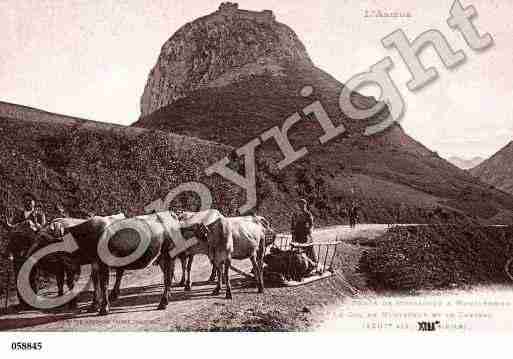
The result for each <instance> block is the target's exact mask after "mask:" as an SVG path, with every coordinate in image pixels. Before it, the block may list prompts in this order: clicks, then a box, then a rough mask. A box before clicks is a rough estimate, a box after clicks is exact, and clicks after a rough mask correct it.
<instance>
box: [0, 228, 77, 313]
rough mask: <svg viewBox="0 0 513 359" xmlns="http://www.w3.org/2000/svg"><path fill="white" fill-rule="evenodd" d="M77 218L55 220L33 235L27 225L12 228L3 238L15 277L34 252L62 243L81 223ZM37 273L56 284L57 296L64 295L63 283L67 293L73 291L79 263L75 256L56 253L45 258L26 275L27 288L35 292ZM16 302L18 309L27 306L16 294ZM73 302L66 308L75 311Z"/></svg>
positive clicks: (74, 301)
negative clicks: (40, 272)
mask: <svg viewBox="0 0 513 359" xmlns="http://www.w3.org/2000/svg"><path fill="white" fill-rule="evenodd" d="M84 221H85V220H82V219H77V218H58V219H54V220H53V221H51V222H50V223H48V224H47V225H46V226H45V227H44V228H42V229H41V230H39V231H38V232H37V233H36V232H34V231H33V230H32V229H31V228H30V226H29V225H28V223H27V222H22V223H20V224H19V225H17V226H16V227H15V228H13V229H12V230H11V231H10V232H9V234H8V237H7V252H8V253H9V254H11V255H12V257H13V262H14V272H15V275H16V277H17V275H18V273H19V271H20V269H21V267H22V266H23V264H24V263H25V261H26V260H27V259H28V258H29V257H30V256H31V255H33V254H34V253H36V252H37V251H38V250H40V249H42V248H44V247H46V246H48V245H51V244H53V243H57V242H59V241H61V240H62V237H63V236H64V233H65V231H66V229H67V228H69V227H71V226H75V225H77V224H80V223H82V222H84ZM38 269H40V270H42V271H44V272H46V273H47V274H50V275H53V276H55V278H56V281H57V290H58V295H59V296H62V295H63V294H64V282H65V281H66V284H67V286H68V288H69V289H70V290H72V289H73V288H74V284H75V281H76V279H77V277H78V275H79V274H80V262H79V259H78V257H77V253H64V252H58V253H53V254H50V255H48V256H45V257H44V258H42V259H41V260H39V261H38V263H37V264H36V266H35V267H34V268H33V269H32V272H31V273H30V285H31V287H32V289H33V290H34V291H35V292H37V288H36V287H37V285H36V283H37V278H36V277H37V271H38ZM18 300H19V302H20V305H21V306H22V307H26V306H28V304H27V303H26V302H25V301H24V300H23V298H22V297H21V295H20V292H19V290H18ZM76 304H77V302H76V300H73V301H71V302H70V307H72V308H74V307H76Z"/></svg>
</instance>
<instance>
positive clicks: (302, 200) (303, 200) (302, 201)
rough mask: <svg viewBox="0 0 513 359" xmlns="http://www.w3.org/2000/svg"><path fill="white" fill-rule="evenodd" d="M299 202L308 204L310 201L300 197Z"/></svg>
mask: <svg viewBox="0 0 513 359" xmlns="http://www.w3.org/2000/svg"><path fill="white" fill-rule="evenodd" d="M297 202H298V203H301V204H303V205H308V202H307V201H306V199H304V198H300V199H298V201H297Z"/></svg>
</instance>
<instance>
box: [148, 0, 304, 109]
mask: <svg viewBox="0 0 513 359" xmlns="http://www.w3.org/2000/svg"><path fill="white" fill-rule="evenodd" d="M297 62H301V63H307V64H310V65H311V64H312V62H311V60H310V58H309V56H308V54H307V52H306V50H305V47H304V45H303V44H302V43H301V41H300V40H299V39H298V37H297V35H296V34H295V33H294V31H292V30H291V29H290V28H289V27H288V26H286V25H284V24H281V23H279V22H277V21H276V19H275V16H274V14H273V12H272V11H270V10H263V11H260V12H258V11H248V10H241V9H239V7H238V4H236V3H229V2H226V3H222V4H221V5H220V6H219V9H218V10H217V11H215V12H214V13H212V14H210V15H207V16H204V17H202V18H199V19H197V20H194V21H192V22H190V23H188V24H186V25H184V26H183V27H182V28H180V29H179V30H178V31H177V32H176V33H175V34H174V35H173V36H172V37H171V38H170V39H169V40H168V41H166V43H165V44H164V45H163V46H162V49H161V52H160V55H159V58H158V60H157V63H156V65H155V66H154V67H153V69H152V70H151V72H150V74H149V77H148V81H147V83H146V87H145V89H144V93H143V96H142V98H141V116H142V117H144V116H147V115H149V114H151V113H153V112H155V111H156V110H158V109H159V108H162V107H164V106H167V105H169V104H171V103H172V102H174V101H175V100H177V99H179V98H182V97H186V96H187V95H188V94H189V93H191V92H192V91H195V90H197V89H200V88H203V87H209V86H210V87H212V86H215V87H220V86H225V85H227V84H230V83H233V82H236V81H238V80H240V79H247V78H248V77H251V76H252V75H259V74H262V73H264V72H265V73H268V74H269V73H270V74H272V75H274V76H280V75H281V74H282V70H283V68H286V67H287V66H289V65H290V64H292V63H297Z"/></svg>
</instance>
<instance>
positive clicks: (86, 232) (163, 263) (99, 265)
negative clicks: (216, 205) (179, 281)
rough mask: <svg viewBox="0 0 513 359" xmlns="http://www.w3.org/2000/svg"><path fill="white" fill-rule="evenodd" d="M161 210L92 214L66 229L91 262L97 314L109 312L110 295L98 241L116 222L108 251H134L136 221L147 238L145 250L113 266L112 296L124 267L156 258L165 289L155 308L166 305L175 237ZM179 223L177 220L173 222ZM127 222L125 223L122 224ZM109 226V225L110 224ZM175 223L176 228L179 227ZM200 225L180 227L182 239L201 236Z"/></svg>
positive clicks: (138, 265) (140, 266)
mask: <svg viewBox="0 0 513 359" xmlns="http://www.w3.org/2000/svg"><path fill="white" fill-rule="evenodd" d="M165 213H166V214H167V215H170V216H171V217H173V219H176V216H175V215H174V214H173V213H172V212H165ZM162 215H163V213H160V214H150V215H145V216H139V217H134V218H128V219H123V218H119V217H115V216H113V217H94V218H92V219H91V220H89V221H87V222H85V223H82V224H79V225H77V226H74V227H71V228H69V232H70V233H71V234H72V235H73V237H74V238H75V240H76V242H77V245H78V247H79V252H80V256H81V257H82V259H83V260H84V261H86V262H90V263H91V264H92V266H93V281H94V283H95V288H97V289H98V290H97V291H98V296H99V298H98V299H99V302H100V309H99V314H100V315H106V314H108V312H109V307H110V299H109V295H108V285H109V272H110V267H109V265H108V264H107V263H105V261H104V260H102V258H101V256H100V255H99V253H98V244H99V242H100V239H101V238H102V235H103V234H104V231H106V230H108V228H109V226H114V225H115V226H117V227H119V228H120V229H119V230H117V231H115V232H114V233H112V235H111V236H110V239H109V241H108V249H109V252H110V253H111V254H112V255H113V256H114V257H118V258H123V257H126V256H128V255H131V254H132V253H134V252H136V250H137V248H138V247H139V245H140V242H141V240H142V238H141V237H140V235H139V233H138V232H137V231H136V230H135V229H133V227H131V225H133V224H135V222H130V221H137V225H138V226H139V227H143V228H144V229H145V232H146V233H147V234H148V236H149V237H148V238H147V239H148V242H147V244H146V245H145V246H144V247H143V248H144V251H143V252H142V253H141V255H140V256H139V257H138V258H137V259H136V260H135V261H133V262H131V263H129V264H126V265H123V266H119V267H116V271H117V278H116V284H115V286H114V290H113V295H112V296H111V298H112V299H115V298H117V296H118V294H119V287H120V285H121V278H122V276H123V272H124V271H125V270H139V269H144V268H147V267H148V266H150V265H152V264H153V263H154V262H155V261H156V260H157V259H158V262H159V265H160V268H161V270H162V274H163V282H164V292H163V294H162V297H161V300H160V303H159V306H158V308H159V309H165V308H166V307H167V305H168V303H169V292H170V287H171V274H172V271H173V269H174V259H172V258H171V256H170V251H172V250H173V248H174V243H175V242H174V240H173V238H171V237H170V233H171V232H168V230H169V229H170V228H166V226H167V225H165V224H164V223H163V222H162V219H161V218H162V217H161V216H162ZM175 223H176V224H177V223H178V222H177V221H176V222H175ZM124 224H126V226H124ZM110 228H112V227H110ZM178 228H179V226H178V225H177V226H176V228H174V229H175V230H176V229H178ZM203 230H204V229H203V227H201V226H200V225H199V224H193V225H192V226H191V228H185V229H184V230H182V237H183V238H184V239H186V240H187V239H191V238H192V237H193V236H194V235H195V234H196V235H198V236H200V237H204V236H205V234H204V233H203Z"/></svg>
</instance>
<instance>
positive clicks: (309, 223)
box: [291, 199, 317, 263]
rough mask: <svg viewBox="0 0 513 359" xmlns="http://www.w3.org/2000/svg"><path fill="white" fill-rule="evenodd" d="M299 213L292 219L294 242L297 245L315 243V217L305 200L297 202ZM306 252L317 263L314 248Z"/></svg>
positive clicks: (308, 248) (305, 250)
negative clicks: (313, 232)
mask: <svg viewBox="0 0 513 359" xmlns="http://www.w3.org/2000/svg"><path fill="white" fill-rule="evenodd" d="M297 208H298V209H299V211H298V212H297V213H295V214H294V215H293V217H292V224H291V233H292V241H293V242H297V243H313V238H312V230H313V221H314V218H313V215H312V212H310V210H309V209H308V202H307V201H306V200H305V199H300V200H299V201H298V202H297ZM304 252H305V253H306V255H307V256H308V258H310V259H311V260H312V261H313V262H315V263H317V256H316V255H315V251H314V249H313V246H310V247H306V248H305V249H304Z"/></svg>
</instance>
